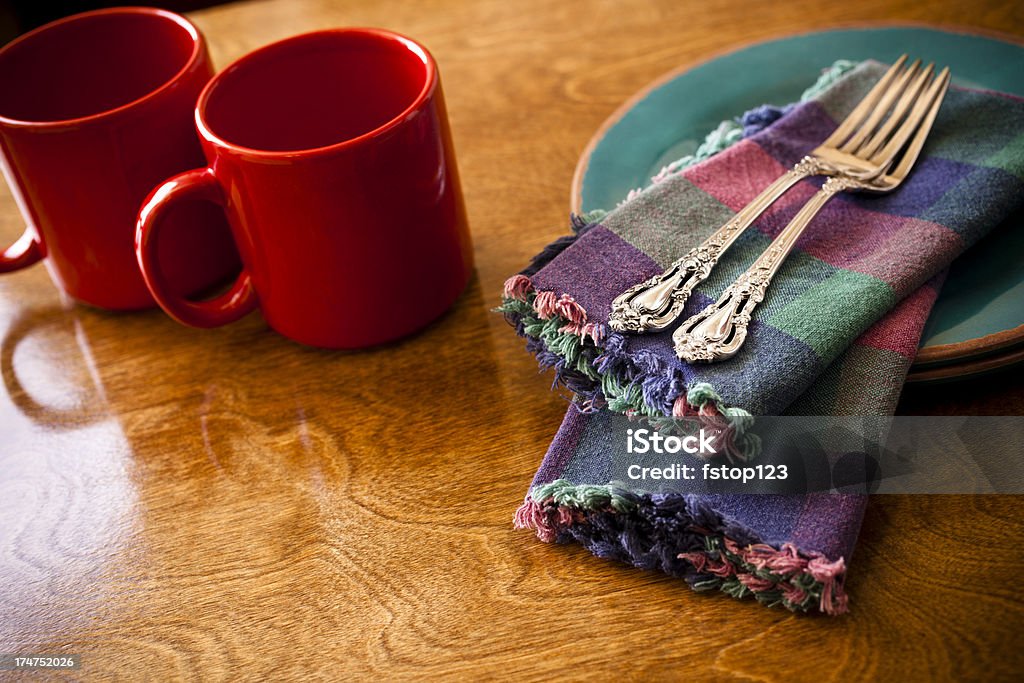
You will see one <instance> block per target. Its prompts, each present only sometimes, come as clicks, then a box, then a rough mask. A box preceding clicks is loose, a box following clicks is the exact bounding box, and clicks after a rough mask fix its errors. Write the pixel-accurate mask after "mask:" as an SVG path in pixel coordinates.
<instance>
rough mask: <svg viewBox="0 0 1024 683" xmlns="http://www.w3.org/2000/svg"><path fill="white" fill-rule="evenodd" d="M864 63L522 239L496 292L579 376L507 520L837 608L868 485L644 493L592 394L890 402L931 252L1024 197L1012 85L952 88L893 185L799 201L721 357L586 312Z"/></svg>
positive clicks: (680, 241)
mask: <svg viewBox="0 0 1024 683" xmlns="http://www.w3.org/2000/svg"><path fill="white" fill-rule="evenodd" d="M883 72H884V67H882V66H881V65H879V64H877V63H873V62H870V63H865V64H863V65H861V66H859V67H858V68H856V69H854V70H853V71H852V72H850V73H849V74H848V75H847V76H845V77H844V78H843V79H841V80H840V81H839V82H838V83H836V84H835V85H834V86H833V87H831V88H829V89H827V90H826V91H824V92H823V93H821V94H820V95H819V96H818V97H816V98H814V99H812V100H810V101H808V102H805V103H801V104H799V105H797V106H795V107H792V108H791V109H790V111H788V113H786V114H785V115H784V116H782V117H781V118H780V119H778V120H777V121H776V122H774V123H773V124H772V125H770V126H768V127H767V128H766V129H764V130H763V131H761V132H759V133H756V134H755V135H753V136H751V137H749V138H746V139H744V140H742V141H741V142H739V143H737V144H735V145H734V146H732V147H730V148H729V149H727V150H726V151H724V152H722V153H720V154H718V155H716V156H714V157H712V158H711V159H709V160H708V161H706V162H703V163H701V164H698V165H696V166H693V167H692V168H689V169H687V170H685V171H683V172H682V173H678V174H674V175H671V176H669V177H667V178H665V179H664V180H662V181H661V182H659V183H657V184H655V185H653V186H651V187H650V188H648V189H646V190H644V191H643V192H641V193H639V194H637V195H635V196H633V197H631V198H630V200H629V201H627V202H626V203H624V204H623V205H621V206H620V207H618V208H617V209H616V210H614V211H612V212H611V213H609V214H607V215H605V216H603V217H602V218H601V219H600V220H599V221H597V222H590V223H585V222H584V221H577V222H576V225H575V226H574V227H575V228H576V229H577V232H576V234H575V235H573V236H571V237H569V238H563V239H561V240H559V241H558V242H556V243H555V244H553V245H551V246H550V247H548V248H547V249H545V251H544V252H542V253H541V254H540V255H539V256H538V257H537V258H536V259H535V260H534V262H533V263H532V264H531V266H530V267H529V268H527V269H526V270H525V271H523V273H521V274H520V275H517V276H514V277H513V278H511V279H510V280H509V281H508V282H507V283H506V286H505V302H504V304H503V306H502V310H504V311H505V313H506V316H507V317H508V318H509V320H510V321H511V322H512V323H513V324H514V325H515V327H516V329H517V331H518V332H519V333H520V334H521V335H523V336H524V337H526V339H527V347H528V348H529V349H530V350H531V351H532V352H534V353H535V354H536V355H537V356H538V359H539V361H540V362H541V364H542V365H543V366H548V367H553V368H554V369H555V372H556V381H557V382H560V383H562V384H564V385H565V386H567V387H569V388H570V389H572V390H573V391H574V392H576V394H577V399H576V403H575V404H574V406H572V407H571V408H570V410H569V412H568V414H567V415H566V418H565V421H564V422H563V424H562V427H561V428H560V430H559V432H558V434H557V435H556V437H555V439H554V441H553V443H552V445H551V448H550V449H549V451H548V454H547V456H546V457H545V459H544V462H543V463H542V465H541V468H540V470H539V471H538V473H537V475H536V477H535V479H534V483H533V486H532V487H531V490H530V493H529V494H528V495H527V498H526V502H525V503H524V505H523V507H522V508H520V510H519V512H518V513H517V515H516V524H517V526H520V527H529V528H532V529H535V530H536V531H537V534H538V536H539V537H540V538H541V539H542V540H546V541H555V540H559V541H567V540H573V539H575V540H577V541H578V542H580V543H582V544H584V545H585V546H587V547H588V548H590V549H591V550H592V551H593V552H595V553H596V554H598V555H601V556H603V557H614V558H617V559H621V560H624V561H626V562H630V563H632V564H635V565H637V566H640V567H647V568H658V569H661V570H663V571H666V572H668V573H669V574H672V575H677V576H682V577H685V578H686V580H687V581H688V582H689V583H690V584H691V585H692V586H693V587H694V588H696V589H699V590H714V589H719V590H722V591H724V592H727V593H729V594H731V595H734V596H736V597H744V596H748V595H753V596H754V597H755V598H757V599H758V600H759V601H760V602H763V603H766V604H782V605H784V606H786V607H788V608H790V609H793V610H801V611H807V610H814V609H818V610H821V611H823V612H826V613H829V614H838V613H841V612H844V611H845V610H846V605H847V600H846V596H845V593H844V591H843V578H844V576H845V572H846V560H847V559H848V558H849V556H850V553H851V551H852V549H853V545H854V542H855V540H856V536H857V532H858V530H859V527H860V522H861V519H862V516H863V510H864V505H865V503H866V500H865V498H864V497H863V496H851V495H806V496H743V495H718V496H711V495H700V496H695V495H685V496H684V495H678V494H647V493H643V492H637V491H629V490H626V489H623V488H619V487H616V486H612V485H610V484H609V483H608V478H607V472H606V471H605V468H606V467H607V458H606V452H605V448H604V446H603V445H602V444H603V442H602V438H601V437H602V434H606V429H607V422H608V414H607V411H615V412H622V413H627V414H634V413H639V414H644V415H690V414H694V413H700V414H705V415H723V416H725V417H726V418H727V419H732V420H735V421H737V422H741V421H742V417H743V416H744V415H747V414H749V413H754V414H781V413H794V414H822V415H827V414H888V413H891V412H892V410H893V408H894V406H895V403H896V400H897V398H898V395H899V391H900V387H901V386H902V383H903V379H904V377H905V375H906V371H907V369H908V367H909V364H910V362H911V360H912V359H913V356H914V353H915V350H916V347H917V344H918V341H919V338H920V333H921V329H922V327H923V324H924V321H925V319H926V318H927V315H928V312H929V310H930V307H931V304H932V303H933V301H934V299H935V296H936V292H937V288H938V286H939V285H940V284H941V274H942V272H943V270H944V268H945V267H946V266H947V265H948V264H949V262H950V261H951V260H952V259H953V258H955V256H956V255H958V254H959V253H960V252H961V251H963V250H964V249H966V248H967V247H968V246H970V245H971V244H973V243H974V242H975V241H976V240H977V239H978V238H979V237H981V236H982V235H984V234H985V232H987V230H989V229H990V228H991V227H993V226H994V225H996V224H997V223H998V222H999V221H1000V220H1002V219H1003V218H1004V217H1005V216H1007V215H1008V214H1009V213H1010V212H1011V211H1012V210H1013V209H1014V208H1016V206H1018V205H1019V204H1020V203H1021V201H1022V199H1024V134H1022V131H1021V122H1024V101H1022V100H1020V99H1019V98H1015V97H1011V96H1006V95H1001V94H997V93H991V92H980V91H972V90H963V89H951V90H950V92H949V93H948V94H947V96H946V100H945V102H944V104H943V107H942V110H941V111H940V113H939V116H938V119H937V121H936V124H935V127H934V129H933V131H932V134H931V136H930V138H929V142H928V144H927V146H926V148H925V154H924V156H923V158H922V159H921V160H919V161H918V164H917V166H916V169H915V171H914V173H913V174H912V175H911V177H910V178H909V179H908V180H907V181H906V182H905V184H904V186H903V187H902V188H901V189H900V190H898V191H897V192H895V193H892V194H890V195H884V196H881V197H869V196H865V195H848V196H846V195H841V196H840V197H838V198H836V199H835V200H833V201H832V203H831V204H829V205H828V206H826V207H825V209H824V210H823V211H822V212H821V214H819V216H818V217H817V218H816V219H815V222H814V224H812V226H811V227H810V229H809V230H808V231H807V232H806V233H805V234H804V236H803V237H802V238H801V240H800V241H799V242H798V244H797V249H796V250H794V252H793V253H792V254H791V255H790V257H789V259H788V260H787V261H786V263H785V265H784V266H783V267H782V269H781V270H780V272H779V273H778V275H777V276H776V278H775V281H774V283H773V284H772V286H771V288H769V290H768V295H767V297H766V298H765V300H764V302H762V304H761V305H760V306H759V307H758V309H757V310H756V311H755V314H754V320H753V322H752V324H751V326H750V333H749V336H748V338H747V341H746V344H745V346H744V348H743V349H742V350H741V351H740V353H739V354H738V355H737V356H736V357H735V358H733V359H731V360H729V361H726V362H723V363H717V364H713V365H690V364H687V363H685V362H683V361H680V360H679V359H677V358H676V357H675V354H674V352H673V351H672V344H671V341H670V339H671V333H672V330H671V329H669V330H666V331H664V332H662V333H659V334H653V335H642V336H640V335H621V334H617V333H610V332H609V330H608V329H607V327H606V321H607V316H608V312H609V308H610V303H611V301H612V299H613V298H614V297H615V296H616V295H618V294H619V293H620V292H622V291H623V290H624V289H625V288H626V287H628V286H629V285H632V284H634V283H635V282H639V281H640V280H643V279H646V278H647V277H650V276H652V275H654V274H656V273H658V272H660V271H661V270H662V269H663V268H664V267H665V266H667V265H668V264H669V263H671V262H672V261H673V260H675V259H676V258H678V257H679V256H681V255H682V254H683V253H684V252H685V251H687V250H688V249H690V248H691V247H692V246H694V245H695V244H697V243H698V242H700V241H701V240H702V239H704V237H706V236H707V235H708V234H710V232H711V231H713V230H714V229H715V228H717V227H718V226H719V225H721V224H722V223H723V222H724V221H725V220H726V219H727V218H728V217H729V216H730V215H731V214H732V213H734V212H735V211H736V210H738V209H740V208H741V207H742V206H743V205H745V204H746V203H747V202H748V201H749V200H750V199H752V198H753V197H754V196H755V195H756V194H757V193H758V192H759V191H760V190H761V189H762V188H763V187H765V186H766V185H767V184H768V183H769V182H771V181H772V180H774V179H775V178H776V177H778V176H779V175H780V174H781V173H782V172H783V171H784V170H785V169H786V168H788V167H790V166H791V165H792V164H793V163H794V162H796V161H797V160H798V159H799V158H801V157H802V156H803V155H804V154H806V153H807V152H809V151H810V150H811V149H813V148H814V147H815V146H816V145H817V144H818V143H819V142H820V141H821V140H823V139H825V138H826V137H827V136H828V134H829V133H830V132H831V131H832V130H833V129H834V127H835V125H836V123H835V122H836V121H839V120H842V118H843V117H844V116H845V115H846V113H847V112H848V111H849V110H850V109H851V108H852V107H853V106H854V105H855V104H856V103H857V102H858V101H859V100H860V99H861V98H862V97H863V95H864V94H865V93H866V92H867V90H868V89H869V88H870V87H871V86H872V85H873V84H874V83H875V82H876V81H877V79H878V78H879V77H880V76H881V74H882V73H883ZM820 184H821V181H820V180H808V181H803V182H802V183H801V184H800V185H799V186H798V187H797V188H794V189H793V190H791V191H790V193H789V194H788V195H787V196H786V197H785V198H783V200H781V201H780V202H779V203H777V204H776V205H775V206H774V207H772V209H771V210H769V212H767V213H766V214H765V215H764V216H763V217H762V218H761V219H760V220H759V221H758V222H757V223H756V224H755V226H754V228H756V229H750V230H748V231H747V233H746V234H745V235H744V236H742V237H741V238H740V239H739V240H738V241H737V242H736V244H734V245H733V247H732V248H731V249H730V250H729V251H728V252H726V254H725V255H724V256H723V258H722V259H721V261H720V262H719V264H718V266H717V267H716V269H715V271H713V274H712V276H711V277H710V278H709V279H708V280H707V281H705V282H704V283H703V284H702V285H701V286H700V287H699V288H698V289H697V291H696V292H695V293H694V295H693V296H692V297H691V299H690V302H689V303H688V305H687V309H686V310H685V311H684V313H683V316H682V317H681V318H680V320H682V319H684V318H685V317H687V316H689V315H691V314H693V313H696V312H697V311H699V310H700V309H701V308H702V307H704V306H705V305H707V304H710V303H712V302H713V301H714V300H715V298H716V297H717V296H718V294H719V293H720V292H721V291H722V290H723V289H724V288H725V287H726V286H727V285H728V284H729V283H730V282H732V280H733V279H735V278H736V277H737V276H738V275H739V274H740V273H741V272H742V271H743V270H744V269H745V268H746V266H747V265H749V263H751V262H752V261H753V260H754V259H755V258H756V257H757V255H758V254H760V253H761V251H762V250H763V249H764V248H765V247H766V246H767V244H768V243H769V241H770V240H771V238H772V237H774V236H775V235H776V234H778V232H779V231H780V230H781V229H782V228H783V227H784V226H785V225H786V223H787V222H788V221H789V220H790V219H791V218H792V216H793V215H794V214H795V212H796V211H797V210H798V209H799V207H800V206H801V205H802V204H803V203H804V202H805V201H806V200H807V199H808V198H809V197H810V196H811V194H813V192H814V191H815V190H816V189H817V187H819V186H820Z"/></svg>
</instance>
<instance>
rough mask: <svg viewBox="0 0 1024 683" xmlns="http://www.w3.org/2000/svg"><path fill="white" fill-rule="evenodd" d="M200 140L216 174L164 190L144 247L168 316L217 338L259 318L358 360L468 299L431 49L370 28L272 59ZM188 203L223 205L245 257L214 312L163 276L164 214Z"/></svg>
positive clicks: (258, 66) (282, 51)
mask: <svg viewBox="0 0 1024 683" xmlns="http://www.w3.org/2000/svg"><path fill="white" fill-rule="evenodd" d="M196 126H197V128H198V130H199V136H200V138H201V139H202V143H203V151H204V152H205V153H206V158H207V161H208V165H207V167H206V168H200V169H196V170H194V171H189V172H188V173H183V174H181V175H179V176H176V177H175V178H172V179H171V180H169V181H168V182H166V183H165V184H163V185H162V186H160V187H158V188H157V189H156V190H155V191H154V192H153V193H152V194H151V195H150V197H149V199H148V200H147V201H146V203H145V205H144V206H143V208H142V211H141V213H140V215H139V223H138V232H137V235H136V249H137V254H138V258H139V265H140V266H141V269H142V272H143V274H144V276H145V278H146V283H147V284H148V285H149V288H150V291H151V292H152V293H153V297H154V298H155V299H156V300H157V302H159V304H160V305H161V306H162V307H163V308H164V310H165V311H167V313H168V314H170V315H171V316H172V317H173V318H175V319H177V320H178V321H180V322H182V323H185V324H188V325H194V326H198V327H213V326H216V325H223V324H225V323H229V322H232V321H234V320H236V319H238V318H240V317H242V316H243V315H245V314H246V313H248V312H250V311H252V310H253V309H255V308H256V307H257V306H258V307H259V308H260V309H261V310H262V312H263V315H264V317H265V318H266V320H267V322H268V324H269V325H270V326H271V327H272V328H273V329H275V330H277V331H278V332H280V333H281V334H283V335H285V336H287V337H290V338H291V339H294V340H296V341H299V342H302V343H304V344H309V345H313V346H322V347H328V348H356V347H363V346H370V345H374V344H379V343H382V342H386V341H389V340H392V339H396V338H398V337H402V336H404V335H406V334H409V333H410V332H413V331H415V330H417V329H419V328H421V327H423V326H424V325H426V324H427V323H429V322H430V321H432V320H434V319H435V318H437V317H438V316H439V315H441V313H443V312H444V311H445V310H446V309H447V308H448V307H449V306H450V305H451V304H452V302H453V301H455V299H456V298H457V297H458V295H459V294H460V293H461V291H462V290H463V289H464V287H465V285H466V283H467V281H468V280H469V276H470V273H471V270H472V252H471V246H470V241H469V233H468V230H467V227H466V218H465V209H464V207H463V202H462V194H461V190H460V188H459V179H458V174H457V172H456V168H455V155H454V152H453V149H452V143H451V134H450V132H449V129H448V121H447V116H446V113H445V106H444V98H443V96H442V93H441V83H440V81H439V79H438V73H437V66H436V64H435V63H434V60H433V58H432V57H431V56H430V54H429V53H428V52H427V50H426V49H425V48H424V47H423V46H421V45H419V44H418V43H416V42H414V41H412V40H410V39H408V38H405V37H403V36H400V35H397V34H394V33H390V32H388V31H382V30H376V29H338V30H329V31H318V32H315V33H308V34H305V35H300V36H296V37H294V38H289V39H287V40H283V41H281V42H278V43H274V44H272V45H268V46H266V47H264V48H261V49H259V50H257V51H255V52H253V53H251V54H249V55H247V56H245V57H242V58H241V59H239V60H238V61H237V62H235V63H234V64H232V65H231V66H229V67H228V68H226V69H225V70H224V71H223V72H222V73H220V74H218V75H217V76H216V77H215V78H214V79H213V80H212V81H211V82H210V84H209V85H207V86H206V88H205V89H204V90H203V93H202V94H201V95H200V97H199V103H198V105H197V107H196ZM183 199H193V200H195V199H199V200H208V201H212V202H216V203H218V204H220V205H221V206H223V207H224V210H225V212H226V213H227V216H228V222H229V223H230V224H231V228H232V232H233V233H234V237H235V242H236V244H237V245H238V250H239V252H240V253H241V256H242V262H243V264H244V266H243V270H242V273H241V275H239V277H238V279H237V280H236V282H235V284H234V286H233V287H231V288H230V290H229V291H227V292H226V293H225V294H223V295H222V296H220V297H218V298H216V299H214V300H212V301H205V302H194V301H188V300H186V299H184V298H182V297H179V296H177V295H176V294H175V293H174V292H172V291H170V289H169V288H168V285H167V279H166V278H165V277H164V273H163V271H162V269H161V267H160V264H158V263H157V254H158V252H159V251H161V250H162V249H163V247H162V246H161V247H160V248H159V249H158V246H157V242H158V235H159V234H160V233H161V232H162V230H161V229H162V228H163V227H165V226H164V224H163V220H162V219H163V216H164V214H165V213H166V211H167V210H168V208H169V207H171V206H173V205H175V204H176V203H178V201H179V200H183ZM175 237H176V236H175V235H174V234H173V233H172V232H171V231H169V230H168V231H167V232H166V233H165V234H163V235H162V236H161V239H160V240H159V241H161V242H162V243H164V244H169V243H172V242H173V241H174V239H175Z"/></svg>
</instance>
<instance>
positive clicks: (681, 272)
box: [608, 55, 930, 332]
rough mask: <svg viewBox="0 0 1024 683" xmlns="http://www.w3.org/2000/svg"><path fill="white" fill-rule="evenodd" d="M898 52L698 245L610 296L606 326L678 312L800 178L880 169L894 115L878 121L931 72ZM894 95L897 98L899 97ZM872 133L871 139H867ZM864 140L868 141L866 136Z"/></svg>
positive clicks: (642, 327)
mask: <svg viewBox="0 0 1024 683" xmlns="http://www.w3.org/2000/svg"><path fill="white" fill-rule="evenodd" d="M906 61H907V56H906V55H903V56H901V57H900V58H899V59H898V60H896V62H895V63H894V64H893V65H892V67H890V69H889V70H888V71H887V72H886V73H885V75H883V76H882V78H881V79H880V80H879V81H878V83H876V84H875V86H874V87H873V88H872V89H871V91H870V92H868V94H867V95H866V96H865V97H864V99H863V100H861V101H860V102H859V103H858V104H857V106H856V107H855V108H854V109H853V111H851V112H850V114H849V115H848V116H847V117H846V118H845V119H844V120H843V122H842V123H841V124H839V127H838V128H836V130H835V131H834V132H833V133H832V135H830V136H829V137H828V139H826V140H825V141H824V142H823V143H821V145H819V146H818V147H817V148H815V149H814V150H812V151H811V153H810V154H809V155H807V156H805V157H804V158H803V159H801V160H800V161H799V162H798V163H797V164H796V165H795V166H794V167H793V168H792V169H791V170H789V171H787V172H786V173H784V174H783V175H782V176H781V177H779V178H778V179H777V180H776V181H775V182H773V183H772V184H771V185H769V186H768V187H767V188H765V190H764V191H763V192H761V194H759V195H758V196H757V197H755V198H754V200H753V201H751V202H750V203H749V204H747V205H746V206H745V207H743V208H742V209H741V210H740V211H739V212H738V213H737V214H736V215H735V216H733V217H732V218H731V219H730V220H729V221H728V222H727V223H726V224H725V225H723V226H722V227H720V228H719V229H718V230H716V231H715V232H714V233H713V234H712V235H711V236H710V237H708V238H707V239H706V240H704V242H703V243H701V244H700V245H699V246H697V247H695V248H693V249H691V250H690V251H689V252H688V253H687V254H686V255H684V256H683V257H682V258H680V259H678V260H677V261H675V262H674V263H673V264H672V265H670V266H669V267H668V268H667V269H666V270H665V271H664V272H663V273H661V274H659V275H656V276H654V277H652V278H650V279H648V280H645V281H644V282H641V283H639V284H636V285H633V286H632V287H630V288H629V289H627V290H626V291H625V292H623V293H622V294H620V295H619V296H618V297H616V298H615V300H614V301H612V306H611V314H610V315H609V318H608V324H609V326H610V327H611V328H612V329H613V330H615V331H617V332H653V331H657V330H662V329H665V328H666V327H668V326H669V325H670V324H672V322H673V321H674V320H675V319H676V318H677V317H679V314H680V313H681V312H682V310H683V306H684V305H685V304H686V300H687V299H688V298H689V297H690V294H691V293H692V292H693V289H694V288H695V287H696V286H697V285H698V284H700V283H701V282H703V281H704V280H706V279H707V277H708V275H709V274H710V273H711V269H712V268H713V267H714V266H715V264H716V263H717V262H718V259H719V257H720V256H721V255H722V253H723V252H725V250H726V249H728V248H729V247H730V246H731V245H732V243H733V242H734V241H735V240H736V238H737V237H739V236H740V235H741V234H742V233H743V231H744V230H746V229H747V228H748V227H749V226H750V225H751V223H753V222H754V221H755V220H756V219H757V217H758V216H760V215H761V214H762V213H764V211H765V210H766V209H767V208H768V207H769V206H771V205H772V204H773V203H775V201H776V200H777V199H778V198H779V197H781V196H782V195H783V194H785V193H786V191H787V190H789V188H791V187H792V186H793V185H795V184H796V183H797V182H799V181H800V180H802V179H804V178H808V177H811V176H816V175H831V176H835V175H846V176H850V177H855V178H861V179H868V178H871V177H874V176H876V175H878V174H879V173H881V172H882V171H883V170H884V169H883V168H882V165H881V164H880V163H879V162H878V161H876V158H878V157H879V156H884V155H882V151H885V150H879V147H880V146H881V143H882V142H883V141H884V140H885V139H886V137H887V136H888V135H889V134H890V133H891V132H892V126H894V125H895V123H894V121H896V120H897V117H896V116H895V115H894V116H893V117H890V118H889V119H888V120H887V121H886V122H884V123H883V122H882V118H883V116H884V115H885V113H886V112H887V111H888V110H889V109H890V108H892V107H893V103H894V102H895V103H896V104H895V106H896V108H897V110H899V109H900V108H902V110H903V111H904V112H905V111H906V108H907V107H909V106H910V104H911V103H912V102H913V101H914V100H915V98H916V96H917V94H918V93H919V92H920V89H921V88H922V87H923V85H924V83H925V82H926V80H927V78H928V76H929V70H930V67H929V69H928V70H925V71H924V72H921V71H920V60H918V61H915V62H914V63H913V64H911V65H910V66H909V67H907V68H903V65H904V64H905V63H906ZM897 100H898V101H897ZM869 136H870V139H869ZM865 141H867V142H865Z"/></svg>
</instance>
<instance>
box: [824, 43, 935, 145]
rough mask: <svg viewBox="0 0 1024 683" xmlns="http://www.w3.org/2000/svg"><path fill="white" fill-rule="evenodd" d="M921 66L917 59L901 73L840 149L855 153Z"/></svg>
mask: <svg viewBox="0 0 1024 683" xmlns="http://www.w3.org/2000/svg"><path fill="white" fill-rule="evenodd" d="M920 67H921V60H920V59H917V60H915V61H914V63H913V64H911V65H910V66H909V67H908V68H907V70H906V71H904V72H903V73H902V74H901V75H900V77H899V79H898V80H897V81H896V83H894V84H893V86H892V87H891V88H889V89H888V90H886V92H885V94H884V95H883V96H882V99H881V101H879V103H878V105H877V106H875V108H874V109H872V110H871V115H870V116H868V119H867V121H865V122H864V123H863V124H862V125H861V126H860V128H858V129H857V132H856V133H854V134H853V137H851V138H850V139H849V140H847V141H846V143H844V144H843V146H842V147H840V148H839V151H841V152H845V153H847V154H853V153H854V151H855V150H856V149H857V148H858V147H860V146H861V144H862V143H863V142H864V140H865V139H866V138H867V137H868V135H870V134H871V133H872V131H874V130H875V128H877V127H878V124H879V122H881V120H882V117H884V116H885V115H886V113H887V112H888V111H889V108H890V107H891V106H892V103H893V102H894V101H896V98H897V97H899V96H900V94H901V93H902V92H903V91H904V90H905V89H906V87H907V84H908V83H910V82H911V81H912V80H913V78H914V76H915V75H916V74H917V70H918V69H919V68H920Z"/></svg>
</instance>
